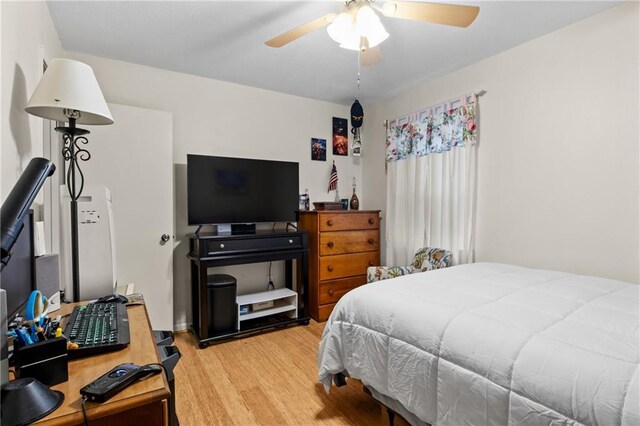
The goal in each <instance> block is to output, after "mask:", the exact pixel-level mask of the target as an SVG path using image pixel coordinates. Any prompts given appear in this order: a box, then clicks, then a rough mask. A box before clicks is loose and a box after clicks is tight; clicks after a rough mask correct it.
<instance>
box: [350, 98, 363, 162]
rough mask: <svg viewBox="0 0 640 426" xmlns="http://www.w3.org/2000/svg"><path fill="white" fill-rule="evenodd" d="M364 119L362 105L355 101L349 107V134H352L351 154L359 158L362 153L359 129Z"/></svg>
mask: <svg viewBox="0 0 640 426" xmlns="http://www.w3.org/2000/svg"><path fill="white" fill-rule="evenodd" d="M363 118H364V111H363V110H362V105H360V102H359V101H358V100H357V99H356V100H355V101H354V102H353V105H351V133H352V134H353V142H352V143H351V153H352V154H353V155H355V156H360V155H361V152H362V139H361V138H360V127H362V120H363Z"/></svg>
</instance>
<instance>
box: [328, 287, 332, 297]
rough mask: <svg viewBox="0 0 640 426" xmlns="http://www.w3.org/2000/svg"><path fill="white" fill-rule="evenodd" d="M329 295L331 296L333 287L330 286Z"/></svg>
mask: <svg viewBox="0 0 640 426" xmlns="http://www.w3.org/2000/svg"><path fill="white" fill-rule="evenodd" d="M329 296H333V289H332V288H330V289H329Z"/></svg>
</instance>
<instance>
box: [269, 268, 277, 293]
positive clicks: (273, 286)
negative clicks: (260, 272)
mask: <svg viewBox="0 0 640 426" xmlns="http://www.w3.org/2000/svg"><path fill="white" fill-rule="evenodd" d="M272 263H273V262H269V284H267V291H269V290H275V289H276V286H275V285H273V280H272V279H271V264H272Z"/></svg>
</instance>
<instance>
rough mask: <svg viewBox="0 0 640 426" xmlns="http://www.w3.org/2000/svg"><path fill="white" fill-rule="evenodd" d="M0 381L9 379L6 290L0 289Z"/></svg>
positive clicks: (4, 381) (3, 382)
mask: <svg viewBox="0 0 640 426" xmlns="http://www.w3.org/2000/svg"><path fill="white" fill-rule="evenodd" d="M0 341H1V343H2V344H1V345H0V362H1V364H2V366H1V368H0V383H1V384H3V385H4V384H5V383H7V382H8V381H9V347H8V343H7V292H6V291H4V290H1V289H0Z"/></svg>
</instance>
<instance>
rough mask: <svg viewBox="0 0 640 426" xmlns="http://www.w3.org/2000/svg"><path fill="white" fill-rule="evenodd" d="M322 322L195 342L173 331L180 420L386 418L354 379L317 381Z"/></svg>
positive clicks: (343, 421)
mask: <svg viewBox="0 0 640 426" xmlns="http://www.w3.org/2000/svg"><path fill="white" fill-rule="evenodd" d="M323 328H324V324H322V323H317V322H315V321H313V320H312V321H311V322H310V323H309V325H308V326H294V327H288V328H283V329H278V330H276V331H273V332H267V333H261V334H257V335H254V336H251V337H248V338H244V339H238V340H232V341H228V342H225V343H221V344H218V345H214V346H210V347H208V348H206V349H197V348H196V345H195V343H194V340H193V338H192V336H191V335H190V333H180V334H177V335H176V342H175V344H176V345H177V346H178V347H179V348H180V352H181V353H182V359H181V360H180V362H179V363H178V365H177V367H176V369H175V377H176V412H177V414H178V418H179V420H180V424H181V425H185V426H187V425H203V424H218V425H260V424H268V425H280V424H288V425H303V424H304V425H309V424H311V425H314V424H318V425H387V424H388V422H387V417H386V411H383V410H381V409H380V404H378V403H377V402H376V401H375V400H374V399H373V398H372V397H371V396H369V395H367V394H366V393H365V392H364V391H363V389H362V384H361V383H360V382H359V381H357V380H348V381H347V386H343V387H341V388H336V387H332V388H331V391H330V392H329V393H328V394H327V393H326V392H325V391H324V389H323V388H322V385H321V384H320V383H318V379H317V376H318V367H317V365H316V353H317V348H318V343H319V341H320V336H321V334H322V330H323Z"/></svg>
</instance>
